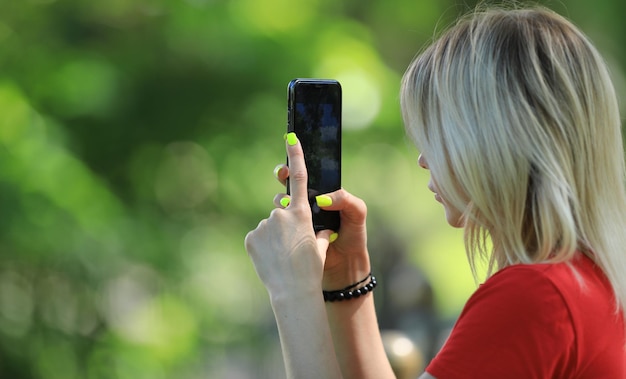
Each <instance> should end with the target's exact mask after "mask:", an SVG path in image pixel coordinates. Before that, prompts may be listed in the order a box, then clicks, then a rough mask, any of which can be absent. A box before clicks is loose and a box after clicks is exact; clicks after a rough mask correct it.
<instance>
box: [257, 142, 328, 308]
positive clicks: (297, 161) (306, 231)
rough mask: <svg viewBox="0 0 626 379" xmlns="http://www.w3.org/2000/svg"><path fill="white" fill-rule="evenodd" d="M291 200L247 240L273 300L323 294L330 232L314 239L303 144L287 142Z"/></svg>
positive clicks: (259, 226)
mask: <svg viewBox="0 0 626 379" xmlns="http://www.w3.org/2000/svg"><path fill="white" fill-rule="evenodd" d="M287 155H288V157H289V162H290V165H291V170H290V172H291V177H290V181H289V183H290V186H291V198H290V202H289V204H288V205H287V206H286V207H282V206H279V207H277V208H276V209H274V210H273V211H272V212H271V214H270V216H269V218H267V219H265V220H262V221H261V222H260V223H259V225H258V226H257V228H256V229H255V230H253V231H251V232H250V233H248V235H247V236H246V239H245V245H246V250H247V251H248V254H249V255H250V257H251V258H252V261H253V263H254V266H255V269H256V271H257V274H258V275H259V278H261V280H262V281H263V283H264V284H265V286H266V288H267V290H268V291H269V293H270V296H288V295H289V294H295V295H298V296H300V295H303V294H312V293H315V295H316V296H318V295H319V293H320V284H321V282H322V275H323V268H324V262H325V260H326V251H327V249H328V245H329V237H330V235H331V233H332V231H330V230H324V231H321V232H319V233H318V234H317V236H316V235H315V233H314V231H313V224H312V222H311V209H310V207H309V201H308V195H307V171H306V165H305V163H304V154H303V152H302V147H301V145H300V142H299V141H298V140H297V138H296V137H295V135H294V134H291V135H290V136H289V138H287Z"/></svg>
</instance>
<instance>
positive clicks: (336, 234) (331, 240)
mask: <svg viewBox="0 0 626 379" xmlns="http://www.w3.org/2000/svg"><path fill="white" fill-rule="evenodd" d="M337 238H339V234H338V233H333V234H331V235H330V237H328V242H330V243H333V242H335V241H336V240H337Z"/></svg>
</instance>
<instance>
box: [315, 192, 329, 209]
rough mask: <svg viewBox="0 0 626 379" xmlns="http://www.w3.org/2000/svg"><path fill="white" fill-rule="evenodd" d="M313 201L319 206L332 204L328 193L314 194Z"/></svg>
mask: <svg viewBox="0 0 626 379" xmlns="http://www.w3.org/2000/svg"><path fill="white" fill-rule="evenodd" d="M315 202H316V203H317V205H319V206H320V207H328V206H331V205H333V199H331V198H330V196H328V195H319V196H315Z"/></svg>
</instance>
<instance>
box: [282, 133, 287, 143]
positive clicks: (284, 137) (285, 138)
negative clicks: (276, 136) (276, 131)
mask: <svg viewBox="0 0 626 379" xmlns="http://www.w3.org/2000/svg"><path fill="white" fill-rule="evenodd" d="M283 139H284V140H285V141H287V133H285V134H283Z"/></svg>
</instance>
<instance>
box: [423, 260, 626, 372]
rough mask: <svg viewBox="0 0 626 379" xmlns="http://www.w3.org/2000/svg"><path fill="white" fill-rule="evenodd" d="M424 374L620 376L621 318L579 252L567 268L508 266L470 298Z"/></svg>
mask: <svg viewBox="0 0 626 379" xmlns="http://www.w3.org/2000/svg"><path fill="white" fill-rule="evenodd" d="M572 267H575V268H576V272H577V274H575V273H574V272H573V270H572ZM625 275H626V273H625ZM426 371H427V372H428V373H429V374H431V375H433V376H434V377H435V378H437V379H457V378H463V379H469V378H481V379H488V378H498V379H502V378H506V379H517V378H520V379H533V378H537V379H547V378H568V379H569V378H590V379H596V378H602V379H613V378H615V379H624V378H626V339H625V336H624V315H623V314H617V313H616V312H615V302H614V296H613V292H612V289H611V286H610V284H609V282H608V280H607V279H606V277H605V276H604V274H603V273H602V272H601V271H600V269H599V268H598V267H597V266H596V265H595V264H594V263H593V262H592V261H591V259H589V258H587V257H585V256H584V255H582V254H579V255H577V256H576V258H575V259H574V260H573V261H572V264H571V265H568V264H566V263H555V264H532V265H522V264H518V265H513V266H509V267H507V268H504V269H502V270H500V271H499V272H497V273H496V274H494V275H493V276H492V277H490V278H489V279H488V280H487V281H486V282H485V283H484V284H482V285H481V286H480V287H479V288H478V289H477V290H476V292H475V293H474V294H473V295H472V296H471V297H470V299H469V300H468V302H467V304H466V305H465V308H464V309H463V312H462V313H461V315H460V316H459V319H458V320H457V322H456V325H455V326H454V328H453V330H452V332H451V334H450V336H449V337H448V340H447V341H446V343H445V344H444V346H443V347H442V349H441V351H440V352H439V353H438V354H437V356H436V357H435V358H434V359H433V360H432V362H431V363H430V364H429V365H428V367H427V368H426Z"/></svg>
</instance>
